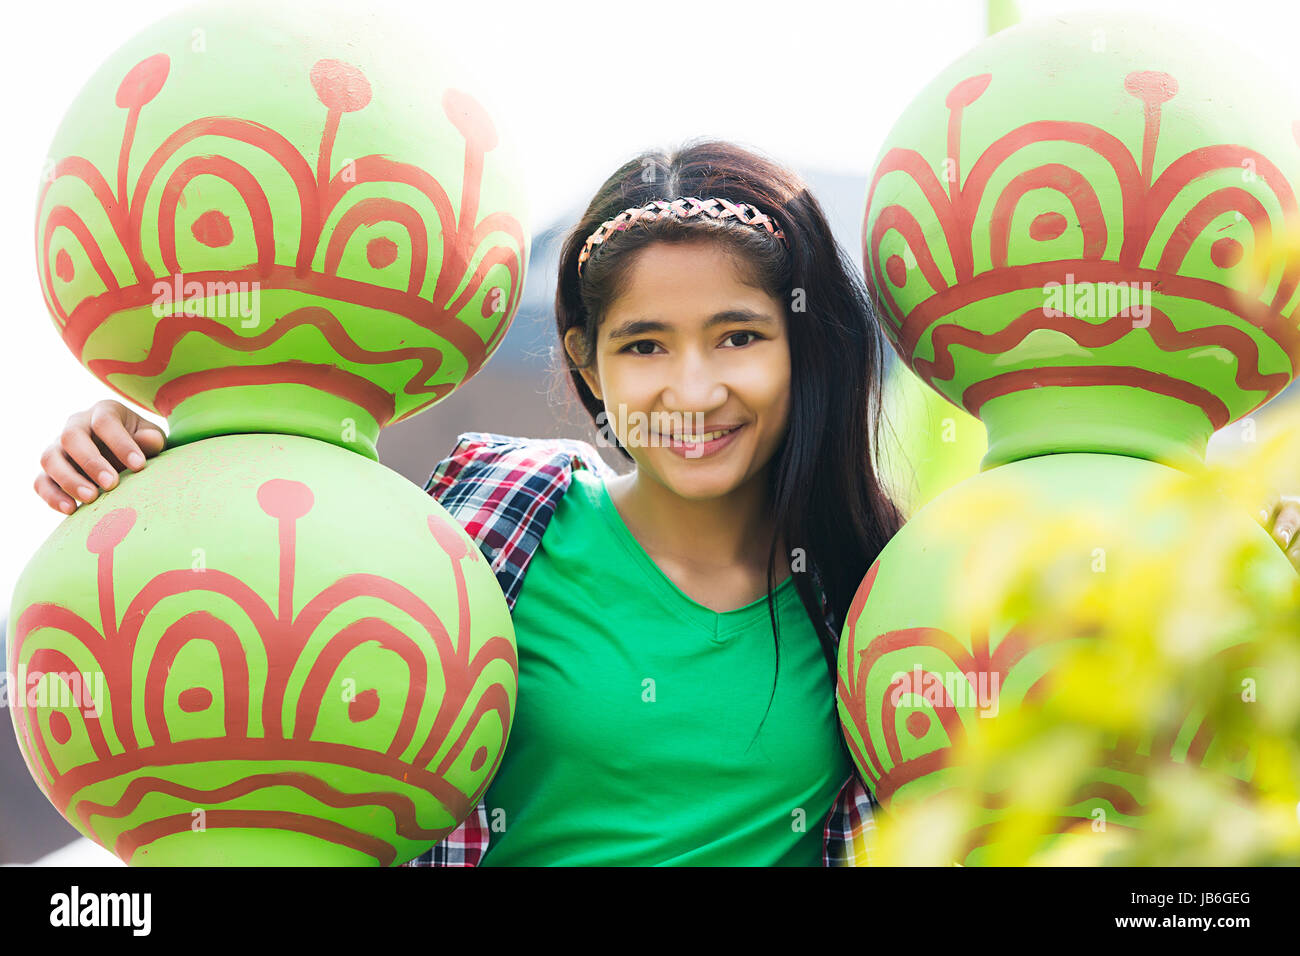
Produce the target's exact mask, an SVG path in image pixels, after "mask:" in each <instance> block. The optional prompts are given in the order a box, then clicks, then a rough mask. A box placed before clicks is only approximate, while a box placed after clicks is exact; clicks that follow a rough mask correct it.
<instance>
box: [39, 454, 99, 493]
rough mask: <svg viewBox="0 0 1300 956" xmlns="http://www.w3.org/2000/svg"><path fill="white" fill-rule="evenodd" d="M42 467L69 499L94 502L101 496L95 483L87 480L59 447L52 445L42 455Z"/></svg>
mask: <svg viewBox="0 0 1300 956" xmlns="http://www.w3.org/2000/svg"><path fill="white" fill-rule="evenodd" d="M41 467H42V468H44V469H45V474H46V475H48V476H49V478H50V480H51V481H53V482H54V484H55V485H57V486H58V487H59V488H61V489H62V490H63V491H64V492H65V493H66V494H67V495H68V496H69V497H71V498H75V499H77V500H78V501H94V500H95V498H96V496H98V494H99V489H98V488H96V487H95V483H94V482H93V481H91V480H90V479H89V478H87V477H86V476H85V475H84V474H83V473H82V472H81V471H80V470H79V469H78V468H77V466H76V465H74V464H73V463H72V462H71V461H70V460H69V458H68V455H67V453H66V452H65V451H64V450H63V449H62V447H60V446H59V445H51V446H50V447H49V448H47V449H45V452H44V453H43V454H42V455H41Z"/></svg>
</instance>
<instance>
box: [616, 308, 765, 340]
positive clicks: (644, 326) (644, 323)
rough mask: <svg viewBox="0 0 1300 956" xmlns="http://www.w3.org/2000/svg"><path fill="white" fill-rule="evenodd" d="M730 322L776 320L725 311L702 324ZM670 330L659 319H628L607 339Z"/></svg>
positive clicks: (749, 311)
mask: <svg viewBox="0 0 1300 956" xmlns="http://www.w3.org/2000/svg"><path fill="white" fill-rule="evenodd" d="M731 322H752V323H756V324H760V325H770V324H772V323H774V322H776V318H775V317H774V316H772V315H770V314H768V313H767V312H755V311H754V310H753V309H726V310H724V311H722V312H717V313H714V314H713V315H711V316H709V319H708V321H706V322H705V323H704V327H705V328H706V329H711V328H713V327H714V326H715V325H726V324H728V323H731ZM670 329H671V327H670V326H669V325H668V323H666V322H662V321H660V320H659V319H629V320H628V321H626V322H623V323H621V324H620V325H618V326H616V327H615V328H613V329H611V330H610V332H609V337H610V338H611V339H628V338H632V337H633V336H637V335H645V334H646V333H647V332H667V331H670Z"/></svg>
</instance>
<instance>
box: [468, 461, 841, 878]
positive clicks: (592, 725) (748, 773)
mask: <svg viewBox="0 0 1300 956" xmlns="http://www.w3.org/2000/svg"><path fill="white" fill-rule="evenodd" d="M776 602H777V614H778V618H779V620H780V624H781V671H780V678H779V681H778V683H777V687H776V695H775V697H774V699H773V701H772V709H771V712H770V713H769V714H768V716H767V722H766V723H765V724H764V725H763V730H762V733H761V734H759V736H758V738H757V739H756V740H754V732H755V730H756V729H757V728H758V724H759V721H760V720H761V719H762V717H763V711H764V709H765V708H766V706H767V700H768V695H769V693H770V692H771V689H772V675H773V672H774V668H775V651H774V648H773V642H772V628H771V624H770V623H769V619H768V612H767V603H766V599H765V598H763V597H760V598H759V599H758V600H756V601H754V602H753V603H751V604H747V605H746V606H744V607H742V608H737V609H736V610H733V611H727V612H725V613H718V612H716V611H713V610H711V609H709V608H706V607H704V606H703V605H701V604H699V603H697V602H696V601H694V600H692V599H691V598H689V597H687V596H686V595H685V594H684V593H683V592H682V591H681V590H680V589H679V588H678V587H677V586H676V585H675V584H674V583H673V582H672V580H671V579H669V578H668V577H667V576H666V575H665V574H664V573H663V572H662V571H660V570H659V568H658V566H657V565H656V564H655V563H654V562H653V561H652V560H651V559H650V556H649V555H648V554H646V552H645V550H644V549H643V548H642V547H641V545H640V544H639V543H638V542H637V540H636V538H634V537H633V536H632V533H631V532H630V531H629V530H628V528H627V526H626V525H625V524H624V523H623V520H622V518H621V517H620V516H619V514H618V511H617V510H616V509H615V507H614V503H613V502H612V501H611V500H610V497H609V494H608V492H607V491H606V490H605V486H604V483H603V482H602V481H601V479H600V478H599V477H597V476H595V475H593V474H592V473H591V472H588V471H577V472H575V474H574V483H573V485H572V486H571V487H570V488H569V490H568V491H567V492H566V493H565V494H564V496H563V497H562V498H561V499H560V503H559V505H558V507H557V508H556V512H555V514H554V516H553V517H552V518H551V523H550V524H549V526H548V527H547V529H546V532H545V534H544V535H543V536H542V541H541V545H540V547H539V549H538V551H537V553H536V554H534V556H533V558H532V562H531V564H529V566H528V572H527V574H526V575H525V577H524V584H523V587H522V589H521V591H520V593H519V598H518V601H517V602H516V604H515V608H514V615H513V617H514V625H515V634H516V638H517V641H518V647H519V697H518V706H517V710H516V713H515V718H514V725H513V727H512V728H511V731H510V740H509V743H508V744H507V747H506V752H505V756H504V758H503V759H502V762H501V767H500V769H499V770H498V772H497V775H496V778H495V779H494V780H493V781H492V785H491V786H490V787H489V788H488V791H487V795H486V797H485V802H486V805H487V811H488V822H489V826H490V827H491V834H490V837H491V839H490V845H489V847H488V850H487V852H486V854H485V855H484V857H483V859H482V861H481V864H480V865H482V866H543V865H562V866H601V865H610V866H648V865H707V866H715V865H716V866H820V865H821V861H822V857H821V854H822V829H823V826H824V823H825V820H826V815H827V814H828V813H829V811H830V809H831V805H832V803H833V802H834V800H835V796H836V794H837V793H838V791H839V788H840V787H841V786H842V785H843V783H844V781H845V780H847V779H848V777H849V775H850V774H851V772H852V767H851V765H850V764H849V762H848V759H847V758H846V756H845V754H844V751H843V748H842V747H841V745H840V743H839V739H838V735H839V733H840V730H839V724H838V718H837V715H836V710H835V699H834V693H833V690H832V688H831V685H830V678H829V674H828V672H827V668H826V662H825V658H824V657H823V656H822V651H821V648H820V646H819V644H818V641H817V635H816V632H815V631H814V630H813V627H812V624H811V622H810V621H809V620H808V617H807V615H806V613H805V612H804V610H803V606H802V604H801V603H800V601H799V597H798V593H797V592H796V590H795V588H794V583H793V581H792V580H788V579H787V580H786V581H785V582H784V583H782V584H781V586H780V587H779V588H778V589H777V591H776ZM751 740H753V745H752V746H751V745H750V744H751Z"/></svg>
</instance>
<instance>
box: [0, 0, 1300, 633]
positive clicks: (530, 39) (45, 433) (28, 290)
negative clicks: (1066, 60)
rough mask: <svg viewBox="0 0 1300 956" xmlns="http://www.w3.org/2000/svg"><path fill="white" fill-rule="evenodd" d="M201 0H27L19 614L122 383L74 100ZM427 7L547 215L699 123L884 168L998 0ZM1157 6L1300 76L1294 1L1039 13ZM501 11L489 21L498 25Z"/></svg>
mask: <svg viewBox="0 0 1300 956" xmlns="http://www.w3.org/2000/svg"><path fill="white" fill-rule="evenodd" d="M268 2H274V0H268ZM182 6H184V4H183V3H177V2H168V0H60V2H58V3H50V2H36V3H22V4H18V3H11V4H9V5H7V8H6V11H5V21H6V23H5V27H6V29H5V31H4V40H3V43H4V48H3V56H2V57H0V71H2V73H0V78H2V80H3V88H4V89H6V90H8V91H9V93H8V94H7V95H6V97H5V99H6V102H7V103H8V106H7V107H6V109H7V110H8V112H7V114H6V115H8V116H9V120H8V122H9V124H10V126H9V128H10V131H11V132H10V133H9V135H7V136H6V137H5V140H6V142H5V146H4V148H3V149H2V150H0V223H3V228H0V274H2V275H3V279H4V287H5V288H8V289H9V290H10V292H12V293H13V298H12V299H10V300H8V301H9V303H10V304H9V306H8V307H7V317H6V319H5V321H4V325H5V330H4V338H3V339H0V362H2V363H3V365H2V368H0V382H3V385H2V386H0V387H2V388H3V392H2V393H0V394H2V395H3V399H4V406H5V407H6V408H7V409H8V411H7V413H5V414H4V415H3V416H2V417H0V422H3V424H4V429H5V434H4V435H3V437H2V438H0V501H2V502H3V505H2V506H0V614H3V613H4V612H5V610H6V609H7V606H8V602H9V598H10V594H11V591H12V588H13V583H14V581H15V580H16V579H17V577H18V575H19V573H20V572H21V571H22V568H23V566H24V565H25V564H26V563H27V560H28V558H29V557H30V556H31V554H32V553H33V552H34V551H35V550H36V549H37V548H38V547H39V546H40V544H41V542H42V541H44V539H45V537H46V536H47V535H48V534H49V533H50V532H51V531H52V530H53V528H54V526H55V525H56V524H57V523H58V522H59V521H60V520H62V516H61V515H59V514H58V513H56V512H54V511H52V510H50V509H49V508H48V507H46V505H45V504H44V503H43V502H42V501H41V500H40V499H39V498H37V497H36V494H35V493H34V492H33V490H32V481H33V479H34V478H35V476H36V474H37V473H38V472H39V469H40V465H39V462H38V459H39V456H40V453H41V451H42V449H44V447H45V446H46V445H48V444H49V443H50V442H51V441H53V440H54V439H55V438H56V437H57V435H58V433H59V431H60V429H61V428H62V427H63V423H64V421H65V419H66V418H67V417H68V415H70V414H71V413H72V412H74V411H76V410H78V409H82V408H86V407H88V406H90V405H91V404H93V403H94V402H95V401H97V400H99V399H101V398H109V397H114V398H115V397H116V396H115V395H114V394H113V393H112V392H110V391H109V390H108V389H107V388H106V387H105V386H104V385H102V384H101V383H99V382H98V381H97V380H96V379H95V378H94V377H93V376H91V375H90V373H89V372H87V371H85V370H84V369H82V368H81V366H80V365H79V364H78V363H77V361H76V359H74V358H73V357H72V354H71V353H70V352H69V351H68V350H67V349H66V348H65V347H64V346H63V344H62V343H61V342H60V341H59V338H58V335H57V333H56V332H55V329H54V325H53V323H52V322H51V321H50V318H49V316H48V315H47V313H46V311H45V306H44V303H43V302H42V299H41V294H40V286H39V284H38V282H37V277H36V266H35V253H34V250H33V239H32V236H33V215H34V208H35V198H36V188H37V180H38V176H39V173H40V170H41V168H42V165H43V163H44V161H45V150H46V148H47V146H48V144H49V142H50V140H51V139H52V138H53V136H54V131H55V129H56V127H57V126H58V123H59V121H60V119H61V117H62V115H63V111H64V109H65V108H66V107H67V105H68V104H69V103H70V102H71V101H72V100H73V98H74V97H75V96H76V95H77V93H78V91H79V90H80V89H81V86H82V84H83V83H84V82H85V81H86V79H88V78H89V76H90V74H91V73H92V72H93V71H94V69H95V68H96V67H97V66H98V65H99V63H100V62H101V61H102V60H103V59H105V58H106V57H107V55H108V54H109V53H110V52H111V51H113V50H114V49H116V48H117V47H118V46H119V45H120V44H121V43H123V42H124V41H125V40H127V39H128V38H129V37H130V36H132V35H134V34H135V33H137V32H138V31H140V30H141V29H142V28H144V27H145V26H147V25H148V24H150V23H152V22H153V21H154V20H156V19H158V18H160V17H161V16H163V15H165V14H167V13H169V12H171V11H172V10H175V9H178V8H180V7H182ZM409 6H410V9H411V11H412V15H413V16H414V17H417V18H420V19H425V18H432V19H433V20H434V21H436V23H437V24H438V26H439V29H440V30H442V31H445V32H447V33H450V34H453V35H459V36H465V37H467V38H469V39H468V42H467V46H468V47H469V48H470V50H471V51H472V52H473V51H477V52H479V53H480V54H482V55H483V57H484V61H485V66H486V67H487V69H486V70H485V71H484V73H483V75H482V77H481V80H482V83H481V85H480V87H479V89H481V90H482V91H483V94H484V95H483V97H482V98H483V99H484V100H485V101H488V102H491V103H492V104H493V106H494V112H495V115H496V117H497V119H498V125H499V128H500V129H501V130H503V132H505V133H506V134H508V135H509V136H510V137H511V138H512V139H513V140H514V141H515V142H516V144H517V146H518V148H519V149H520V152H521V154H522V156H523V158H524V161H525V163H526V165H527V175H528V178H529V184H530V189H529V194H530V197H531V204H532V219H533V223H534V228H540V227H541V226H543V225H546V224H549V222H550V220H551V219H552V218H554V217H555V216H556V215H558V214H559V213H560V212H561V211H562V210H564V209H567V208H569V207H571V206H573V205H574V204H577V203H585V202H586V200H587V199H588V198H589V197H590V195H591V193H593V192H594V191H595V189H596V187H597V186H599V185H600V183H601V182H603V181H604V179H605V177H606V176H608V175H609V173H610V172H612V171H613V170H614V169H615V168H616V167H617V166H618V165H619V164H621V163H622V162H624V161H626V160H627V159H628V158H629V157H630V156H632V155H634V154H635V153H636V152H637V151H639V150H641V149H644V148H647V147H650V146H671V145H673V144H675V143H677V142H680V141H681V140H684V139H687V138H690V137H693V136H700V135H709V136H716V137H720V138H723V139H732V140H736V141H738V142H741V143H745V144H748V145H750V146H754V147H757V148H759V149H761V150H763V151H764V152H766V153H769V154H771V155H772V156H774V157H775V158H776V159H778V160H781V161H785V162H788V163H790V164H791V165H795V166H799V167H805V168H807V167H817V168H821V169H826V170H832V171H841V172H849V173H856V174H858V175H863V176H865V175H866V172H867V171H868V170H869V169H870V166H871V163H872V161H873V160H874V158H875V155H876V152H877V149H878V147H879V145H880V143H881V141H882V140H883V138H884V136H885V134H886V133H887V132H888V130H889V127H890V126H891V125H892V123H893V121H894V119H895V117H896V115H897V113H898V112H899V111H900V110H901V108H902V107H903V105H904V104H906V103H907V102H908V100H910V98H911V97H912V96H913V95H914V94H915V93H916V92H917V91H918V90H919V89H920V88H921V87H922V86H923V85H924V84H925V82H926V81H927V80H928V79H929V78H930V77H931V76H932V75H934V74H935V73H937V72H938V71H939V70H940V69H942V68H943V67H944V66H946V65H947V64H948V63H949V62H951V61H952V60H953V59H955V58H956V57H957V56H958V55H959V54H960V53H961V52H963V51H964V50H965V49H967V48H968V47H970V46H973V45H974V44H975V43H977V42H979V40H980V39H982V37H983V34H984V2H983V0H909V2H906V3H897V2H875V0H870V2H863V0H857V2H855V3H845V2H843V0H840V2H830V0H798V2H796V3H792V2H790V0H780V2H769V0H762V2H759V0H752V2H747V3H722V2H720V0H636V2H628V0H553V2H547V0H458V2H455V3H447V2H438V0H433V2H422V3H417V2H411V3H410V4H409ZM1100 7H1126V8H1128V9H1136V8H1143V9H1148V10H1151V11H1153V12H1165V13H1168V14H1169V15H1171V16H1175V17H1181V18H1183V19H1185V20H1187V21H1190V22H1199V23H1202V24H1205V25H1208V26H1211V27H1213V28H1214V29H1215V30H1217V31H1218V32H1220V33H1221V34H1224V35H1228V36H1231V37H1233V38H1235V39H1237V40H1238V41H1239V42H1242V43H1244V44H1245V45H1248V46H1249V47H1251V48H1252V49H1254V50H1256V51H1258V55H1259V57H1260V58H1261V59H1263V60H1266V61H1269V62H1272V63H1274V64H1276V65H1277V67H1278V68H1279V69H1281V70H1284V71H1285V72H1287V73H1288V74H1289V75H1290V78H1291V80H1292V82H1293V83H1296V85H1297V88H1298V89H1300V82H1297V79H1298V75H1300V64H1297V65H1296V66H1295V67H1291V64H1292V63H1295V62H1296V60H1297V55H1296V48H1297V39H1300V8H1298V7H1297V6H1296V5H1294V4H1293V2H1292V0H1232V2H1230V3H1224V2H1222V0H1218V2H1210V0H1181V2H1178V0H1147V2H1141V0H1130V2H1129V3H1126V4H1120V3H1095V2H1094V3H1086V2H1071V0H1021V3H1020V9H1021V12H1022V14H1023V15H1024V17H1025V18H1026V19H1027V18H1029V17H1031V16H1035V15H1039V14H1044V13H1056V12H1061V11H1065V10H1073V9H1082V8H1092V9H1096V8H1100ZM484 18H487V20H488V22H489V24H490V26H489V27H488V28H487V29H486V30H485V29H483V28H482V27H480V26H479V24H481V23H482V22H483V21H484Z"/></svg>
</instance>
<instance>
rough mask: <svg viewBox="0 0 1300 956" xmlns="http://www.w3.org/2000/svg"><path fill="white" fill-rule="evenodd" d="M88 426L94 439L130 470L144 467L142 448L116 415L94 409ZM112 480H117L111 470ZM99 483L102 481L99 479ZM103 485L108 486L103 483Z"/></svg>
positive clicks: (115, 473)
mask: <svg viewBox="0 0 1300 956" xmlns="http://www.w3.org/2000/svg"><path fill="white" fill-rule="evenodd" d="M90 427H91V429H92V430H93V432H94V438H95V440H96V441H97V442H98V443H99V444H102V445H103V447H104V448H105V449H107V450H108V451H110V452H112V453H113V455H114V456H115V457H116V458H117V460H118V461H119V462H121V463H122V464H124V465H126V466H127V467H128V468H130V469H131V470H132V471H139V470H140V469H141V468H143V467H144V451H143V449H141V448H140V446H139V445H138V444H137V443H136V440H135V438H134V437H132V435H131V433H130V432H129V431H127V430H126V425H125V424H123V423H122V420H121V419H120V418H118V417H117V416H116V415H114V414H112V413H111V412H108V411H96V412H94V413H93V414H92V415H91V417H90ZM83 467H84V466H83ZM113 482H114V484H116V482H117V471H114V472H113ZM100 484H103V482H102V481H101V482H100ZM104 487H105V488H107V487H109V486H108V485H104Z"/></svg>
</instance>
